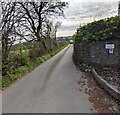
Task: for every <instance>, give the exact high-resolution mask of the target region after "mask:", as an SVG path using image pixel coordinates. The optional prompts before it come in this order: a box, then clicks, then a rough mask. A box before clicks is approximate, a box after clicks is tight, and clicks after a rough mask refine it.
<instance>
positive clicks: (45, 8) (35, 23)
mask: <svg viewBox="0 0 120 115" xmlns="http://www.w3.org/2000/svg"><path fill="white" fill-rule="evenodd" d="M51 1H52V0H51ZM18 4H19V5H21V7H22V12H23V13H24V14H25V15H24V23H21V26H23V28H25V29H27V30H28V31H30V33H32V35H31V34H30V33H28V35H31V39H30V38H28V39H26V40H27V41H40V42H41V43H42V44H43V46H44V47H45V43H44V37H43V36H42V24H43V22H44V21H45V19H46V18H48V17H50V16H63V15H64V12H63V10H64V7H65V6H66V5H67V3H65V2H55V1H54V2H25V3H23V2H18ZM28 35H27V36H28Z"/></svg>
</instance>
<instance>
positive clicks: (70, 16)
mask: <svg viewBox="0 0 120 115" xmlns="http://www.w3.org/2000/svg"><path fill="white" fill-rule="evenodd" d="M62 1H69V2H70V5H69V7H68V8H66V9H65V16H66V19H63V18H61V19H60V21H61V22H62V27H61V28H60V30H59V32H58V34H57V35H58V36H62V35H67V34H68V35H70V34H72V33H73V34H74V32H75V30H76V29H77V27H78V26H79V25H80V24H83V23H89V22H92V21H94V20H99V19H103V18H107V17H111V16H115V15H117V9H118V1H119V0H101V1H99V2H98V0H62ZM88 2H89V3H88ZM75 28H76V29H75ZM67 29H68V30H67ZM72 29H73V30H72ZM62 30H63V31H62Z"/></svg>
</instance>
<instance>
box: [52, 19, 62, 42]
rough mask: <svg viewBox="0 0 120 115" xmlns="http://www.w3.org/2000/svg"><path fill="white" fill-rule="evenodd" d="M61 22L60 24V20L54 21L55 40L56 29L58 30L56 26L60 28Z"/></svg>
mask: <svg viewBox="0 0 120 115" xmlns="http://www.w3.org/2000/svg"><path fill="white" fill-rule="evenodd" d="M61 24H62V23H61V22H60V21H57V22H56V23H55V26H54V32H55V40H56V33H57V31H58V28H60V26H61Z"/></svg>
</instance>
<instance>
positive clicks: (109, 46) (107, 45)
mask: <svg viewBox="0 0 120 115" xmlns="http://www.w3.org/2000/svg"><path fill="white" fill-rule="evenodd" d="M105 48H106V49H114V48H115V44H106V45H105Z"/></svg>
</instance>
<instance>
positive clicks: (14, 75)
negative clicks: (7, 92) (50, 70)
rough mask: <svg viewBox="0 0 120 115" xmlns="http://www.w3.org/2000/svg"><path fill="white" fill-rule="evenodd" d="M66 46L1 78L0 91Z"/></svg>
mask: <svg viewBox="0 0 120 115" xmlns="http://www.w3.org/2000/svg"><path fill="white" fill-rule="evenodd" d="M67 45H68V44H66V45H64V46H62V47H60V48H57V49H56V50H54V51H52V52H51V53H49V54H46V55H43V56H40V57H38V58H37V59H36V61H35V62H34V63H33V62H31V63H30V64H29V65H26V66H21V67H19V68H17V69H16V70H14V71H13V72H12V73H11V74H10V77H5V78H4V77H3V78H2V89H5V88H6V87H8V86H10V85H11V84H12V83H13V82H15V81H16V80H18V79H20V78H22V77H23V76H24V75H25V74H26V73H28V72H31V71H32V70H34V69H35V68H36V67H37V66H39V65H40V64H41V63H43V62H45V61H46V60H48V59H50V58H51V57H53V56H54V55H55V54H57V53H58V52H60V51H61V50H62V49H64V48H65V47H66V46H67Z"/></svg>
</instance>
